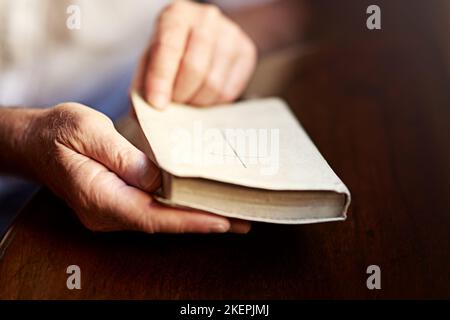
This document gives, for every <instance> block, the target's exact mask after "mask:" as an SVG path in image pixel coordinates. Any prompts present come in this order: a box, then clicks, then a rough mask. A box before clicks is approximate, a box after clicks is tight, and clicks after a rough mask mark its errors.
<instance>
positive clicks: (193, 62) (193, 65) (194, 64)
mask: <svg viewBox="0 0 450 320" xmlns="http://www.w3.org/2000/svg"><path fill="white" fill-rule="evenodd" d="M183 68H185V69H186V71H187V72H189V73H191V74H193V75H196V76H198V77H201V76H203V75H204V74H205V73H206V71H207V64H206V63H204V61H203V60H202V59H198V58H189V57H187V56H185V57H184V58H183Z"/></svg>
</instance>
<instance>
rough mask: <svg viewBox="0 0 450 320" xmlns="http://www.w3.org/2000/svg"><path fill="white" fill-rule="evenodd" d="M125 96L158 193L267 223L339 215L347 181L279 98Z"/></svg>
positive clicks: (175, 202)
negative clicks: (208, 101)
mask: <svg viewBox="0 0 450 320" xmlns="http://www.w3.org/2000/svg"><path fill="white" fill-rule="evenodd" d="M132 101H133V105H134V108H135V111H136V115H137V118H138V121H139V124H140V127H141V129H142V131H143V133H144V135H145V137H146V139H147V141H148V143H149V148H147V150H146V153H147V154H148V156H149V157H150V158H151V159H152V160H153V161H155V162H156V163H157V165H158V166H159V167H160V168H161V170H162V172H163V184H162V188H161V190H160V191H159V192H158V194H157V195H155V197H156V199H157V200H158V201H160V202H162V203H164V204H167V205H171V206H181V207H189V208H195V209H199V210H204V211H208V212H212V213H215V214H219V215H223V216H227V217H233V218H240V219H246V220H252V221H263V222H271V223H290V224H296V223H314V222H325V221H336V220H344V219H345V217H346V211H347V208H348V206H349V204H350V193H349V191H348V189H347V188H346V186H345V185H344V184H343V183H342V181H341V180H340V179H339V178H338V177H337V176H336V174H335V173H334V172H333V170H332V169H331V168H330V167H329V165H328V164H327V162H326V161H325V159H324V158H323V157H322V156H321V155H320V153H319V151H318V150H317V149H316V147H315V146H314V144H313V143H312V142H311V140H310V139H309V137H308V136H307V134H306V133H305V132H304V130H303V128H302V127H301V126H300V124H299V123H298V121H297V120H296V118H295V117H294V115H293V114H292V113H291V111H290V110H289V107H288V106H287V105H286V104H285V103H284V102H283V101H282V100H280V99H278V98H267V99H257V100H247V101H244V102H239V103H235V104H231V105H223V106H215V107H211V108H195V107H190V106H184V105H177V104H171V105H170V106H169V107H168V108H167V109H166V110H163V111H160V110H156V109H154V108H152V107H151V106H149V105H148V104H147V103H146V102H145V101H144V100H143V99H142V98H141V97H140V96H139V95H138V94H137V93H135V92H133V93H132Z"/></svg>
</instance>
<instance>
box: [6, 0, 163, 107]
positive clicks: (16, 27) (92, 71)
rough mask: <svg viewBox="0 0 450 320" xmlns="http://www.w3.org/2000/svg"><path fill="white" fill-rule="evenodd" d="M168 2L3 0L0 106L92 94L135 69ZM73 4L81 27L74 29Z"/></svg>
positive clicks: (44, 103)
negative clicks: (71, 27)
mask: <svg viewBox="0 0 450 320" xmlns="http://www.w3.org/2000/svg"><path fill="white" fill-rule="evenodd" d="M168 2H169V1H168V0H163V1H152V0H126V1H125V0H0V106H1V105H3V106H11V105H25V106H48V105H53V104H55V103H59V102H63V101H67V100H77V98H79V97H82V96H86V95H90V94H92V93H93V92H96V91H98V90H99V89H100V88H101V87H104V86H105V85H108V81H110V79H114V78H116V77H117V76H119V75H120V74H121V72H123V70H124V69H125V68H130V66H133V65H135V64H136V63H137V60H138V57H139V55H140V54H141V52H142V51H143V50H144V48H145V46H146V45H147V44H148V41H149V38H150V35H151V30H152V26H153V25H154V20H155V18H156V16H157V15H158V13H159V11H160V9H161V8H162V7H163V6H164V5H166V4H167V3H168ZM71 5H76V6H77V8H78V9H79V13H80V15H79V18H80V19H79V21H80V24H79V26H80V29H69V28H68V26H67V20H68V19H69V18H71V17H72V18H73V17H74V16H73V15H72V14H71V13H73V11H70V12H69V13H67V9H68V7H69V6H71Z"/></svg>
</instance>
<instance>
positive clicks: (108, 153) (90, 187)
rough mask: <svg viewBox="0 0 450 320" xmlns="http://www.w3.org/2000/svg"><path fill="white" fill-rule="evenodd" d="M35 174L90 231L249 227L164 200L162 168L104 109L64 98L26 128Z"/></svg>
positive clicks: (239, 228)
mask: <svg viewBox="0 0 450 320" xmlns="http://www.w3.org/2000/svg"><path fill="white" fill-rule="evenodd" d="M27 132H28V133H27V134H26V135H27V136H28V137H27V138H26V139H25V140H26V141H27V145H26V146H25V149H26V150H28V151H27V152H28V155H27V156H28V157H27V158H28V161H29V163H30V165H29V166H30V167H31V168H32V170H31V171H34V172H33V173H34V175H35V176H36V177H37V178H38V179H39V180H41V181H42V182H44V183H45V184H46V185H47V186H48V187H49V188H50V189H51V190H53V192H55V193H56V194H57V195H59V196H60V197H61V198H62V199H64V200H65V201H66V202H67V203H68V204H69V205H70V207H72V209H73V210H74V211H75V212H76V214H77V215H78V217H79V219H80V220H81V222H82V223H83V224H84V225H85V226H86V227H87V228H88V229H90V230H92V231H116V230H137V231H144V232H149V233H154V232H169V233H178V232H198V233H208V232H226V231H232V232H233V231H234V232H243V233H244V232H247V231H248V230H249V227H250V225H249V224H248V223H247V222H244V221H237V220H233V221H231V220H229V219H226V218H224V217H220V216H216V215H212V214H208V213H203V212H199V211H194V210H192V211H191V210H180V209H175V208H169V207H165V206H162V205H160V204H159V203H157V202H156V201H154V200H153V199H152V197H151V196H150V195H149V192H153V191H155V190H156V189H158V188H159V186H160V183H161V179H160V174H159V170H158V168H157V167H156V166H155V165H154V164H153V163H152V162H151V161H150V160H149V159H148V158H147V157H146V155H145V154H144V153H142V152H141V151H139V150H138V149H136V148H135V147H134V146H133V145H132V144H131V143H129V142H128V141H127V140H126V139H125V138H124V137H123V136H121V135H120V134H119V133H118V132H117V131H116V130H115V128H114V126H113V123H112V122H111V120H110V119H109V118H108V117H106V116H105V115H103V114H102V113H100V112H97V111H95V110H93V109H91V108H88V107H86V106H83V105H80V104H76V103H65V104H61V105H58V106H56V107H55V108H52V109H47V110H44V111H42V112H41V113H39V116H38V117H36V119H35V120H33V122H32V123H31V124H30V126H29V129H28V130H27Z"/></svg>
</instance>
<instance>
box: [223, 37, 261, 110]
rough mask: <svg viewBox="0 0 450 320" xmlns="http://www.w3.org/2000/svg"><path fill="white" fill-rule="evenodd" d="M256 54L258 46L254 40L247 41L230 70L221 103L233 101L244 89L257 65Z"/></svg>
mask: <svg viewBox="0 0 450 320" xmlns="http://www.w3.org/2000/svg"><path fill="white" fill-rule="evenodd" d="M256 54H257V53H256V48H255V47H254V45H253V44H252V42H250V41H248V42H246V45H245V47H244V48H243V50H242V51H241V53H240V54H239V55H238V56H237V58H236V59H235V61H234V63H233V66H232V67H231V69H230V71H229V74H228V77H227V80H226V82H225V85H224V88H223V91H222V95H221V97H220V103H227V102H231V101H233V100H235V99H236V98H237V97H239V95H240V94H241V93H242V91H244V89H245V87H246V85H247V83H248V81H249V79H250V76H251V75H252V72H253V70H254V68H255V65H256Z"/></svg>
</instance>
